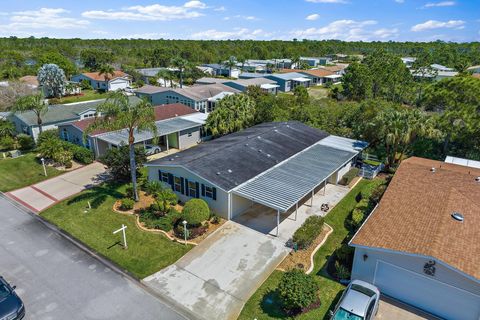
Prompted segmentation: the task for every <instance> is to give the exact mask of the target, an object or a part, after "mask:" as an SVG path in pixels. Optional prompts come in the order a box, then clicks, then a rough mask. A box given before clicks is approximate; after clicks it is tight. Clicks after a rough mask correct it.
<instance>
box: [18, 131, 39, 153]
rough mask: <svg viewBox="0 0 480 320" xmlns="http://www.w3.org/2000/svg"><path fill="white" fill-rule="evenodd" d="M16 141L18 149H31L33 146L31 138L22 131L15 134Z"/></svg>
mask: <svg viewBox="0 0 480 320" xmlns="http://www.w3.org/2000/svg"><path fill="white" fill-rule="evenodd" d="M17 142H18V145H19V149H20V150H31V149H33V147H34V146H35V141H33V138H32V137H30V136H29V135H27V134H24V133H21V134H19V135H18V136H17Z"/></svg>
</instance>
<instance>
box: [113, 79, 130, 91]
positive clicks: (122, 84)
mask: <svg viewBox="0 0 480 320" xmlns="http://www.w3.org/2000/svg"><path fill="white" fill-rule="evenodd" d="M126 87H127V84H126V81H124V80H114V81H112V82H110V91H116V90H119V89H125V88H126Z"/></svg>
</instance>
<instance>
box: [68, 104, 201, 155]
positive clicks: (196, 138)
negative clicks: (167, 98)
mask: <svg viewBox="0 0 480 320" xmlns="http://www.w3.org/2000/svg"><path fill="white" fill-rule="evenodd" d="M136 101H139V99H138V98H136ZM154 110H155V123H156V126H157V129H158V136H157V139H158V141H157V143H156V144H157V145H159V146H160V147H161V150H162V151H163V150H165V151H167V152H168V151H169V150H170V149H172V148H174V149H180V150H181V149H186V148H189V147H191V146H194V145H196V144H197V143H199V142H200V141H201V140H202V139H203V138H204V130H203V125H204V124H205V121H206V116H205V115H204V114H201V113H199V112H197V111H195V110H193V109H192V108H189V107H187V106H185V105H183V104H179V103H176V104H170V105H164V106H156V107H154ZM94 121H95V119H94V118H88V119H83V120H79V121H72V122H69V123H64V124H61V125H59V126H58V131H59V135H60V137H61V139H62V140H65V141H69V142H71V143H75V144H78V145H80V146H83V147H86V148H88V149H90V150H92V151H93V152H94V155H95V158H98V157H101V156H103V155H104V154H105V152H106V151H107V150H108V149H111V148H116V147H119V146H121V145H126V144H128V132H127V130H116V131H105V130H96V131H94V132H92V133H90V134H88V135H87V136H86V138H85V139H84V138H83V137H84V134H85V130H86V129H87V128H88V126H89V125H90V124H92V123H93V122H94ZM153 138H154V137H153V135H152V133H150V132H136V133H135V143H136V144H138V145H142V144H151V143H153V142H152V140H153Z"/></svg>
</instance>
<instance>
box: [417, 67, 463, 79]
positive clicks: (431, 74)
mask: <svg viewBox="0 0 480 320" xmlns="http://www.w3.org/2000/svg"><path fill="white" fill-rule="evenodd" d="M411 73H412V76H413V77H414V78H423V79H430V80H432V81H439V80H442V79H446V78H453V77H455V76H456V75H458V72H457V71H439V70H436V69H425V68H422V69H419V70H417V71H413V70H411Z"/></svg>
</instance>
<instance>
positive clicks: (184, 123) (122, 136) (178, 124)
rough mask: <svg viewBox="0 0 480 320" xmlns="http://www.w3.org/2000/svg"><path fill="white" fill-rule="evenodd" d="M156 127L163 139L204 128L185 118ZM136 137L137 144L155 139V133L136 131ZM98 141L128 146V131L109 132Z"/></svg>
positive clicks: (167, 121) (175, 119)
mask: <svg viewBox="0 0 480 320" xmlns="http://www.w3.org/2000/svg"><path fill="white" fill-rule="evenodd" d="M156 126H157V130H158V134H157V136H158V137H161V136H164V135H167V134H170V133H174V132H178V131H182V130H187V129H190V128H195V127H200V126H202V124H201V123H199V122H195V121H191V120H187V119H183V118H173V119H167V120H163V121H157V122H156ZM134 136H135V142H136V143H137V142H143V141H147V140H150V139H153V138H154V136H153V133H152V132H150V131H140V132H138V131H135V134H134ZM98 139H100V140H103V141H105V142H108V143H111V144H113V145H116V146H119V145H121V144H122V143H123V144H128V130H127V129H122V130H119V131H114V132H108V133H105V134H103V135H100V136H98Z"/></svg>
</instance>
